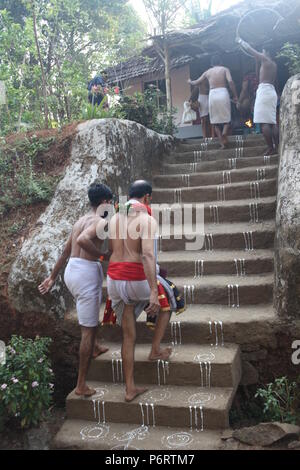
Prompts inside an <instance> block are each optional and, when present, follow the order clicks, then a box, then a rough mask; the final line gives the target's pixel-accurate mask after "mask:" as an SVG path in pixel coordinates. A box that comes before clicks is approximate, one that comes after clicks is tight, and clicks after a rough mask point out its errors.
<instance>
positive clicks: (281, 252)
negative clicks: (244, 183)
mask: <svg viewBox="0 0 300 470" xmlns="http://www.w3.org/2000/svg"><path fill="white" fill-rule="evenodd" d="M280 118H281V148H280V166H279V177H278V202H277V214H276V242H275V297H274V301H275V307H276V309H277V311H278V313H279V315H281V316H288V317H294V318H298V319H299V318H300V256H299V255H300V164H299V156H300V74H299V75H296V76H294V77H292V78H291V79H290V80H289V81H288V83H287V85H286V87H285V89H284V92H283V96H282V101H281V116H280Z"/></svg>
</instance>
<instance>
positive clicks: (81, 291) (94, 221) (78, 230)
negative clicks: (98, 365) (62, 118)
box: [39, 183, 113, 396]
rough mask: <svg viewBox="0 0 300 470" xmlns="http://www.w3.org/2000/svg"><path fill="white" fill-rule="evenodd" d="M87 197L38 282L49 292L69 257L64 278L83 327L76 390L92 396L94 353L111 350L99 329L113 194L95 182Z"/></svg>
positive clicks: (96, 354)
mask: <svg viewBox="0 0 300 470" xmlns="http://www.w3.org/2000/svg"><path fill="white" fill-rule="evenodd" d="M88 197H89V201H90V204H91V211H90V212H89V213H88V214H86V215H84V216H83V217H81V218H80V219H79V220H78V221H77V222H76V223H75V225H74V227H73V229H72V232H71V234H70V236H69V239H68V241H67V243H66V246H65V248H64V251H63V253H62V255H61V256H60V258H59V259H58V261H57V263H56V264H55V266H54V269H53V271H52V273H51V275H50V276H49V277H48V278H47V279H45V280H44V282H42V284H40V286H39V291H40V293H41V294H42V295H44V294H46V293H47V292H49V291H50V289H51V288H52V287H53V285H54V283H55V281H56V278H57V276H58V274H59V272H60V271H61V269H62V268H63V267H64V266H65V264H66V262H67V260H68V259H69V261H68V264H67V267H66V270H65V274H64V280H65V283H66V286H67V288H68V289H69V291H70V292H71V294H72V295H73V297H74V299H75V301H76V310H77V315H78V321H79V324H80V327H81V343H80V352H79V373H78V380H77V386H76V390H75V393H76V394H77V395H84V396H92V395H94V394H95V393H96V391H95V390H94V389H92V388H90V387H89V386H88V385H87V383H86V377H87V373H88V369H89V365H90V361H91V359H92V357H94V358H95V357H97V356H98V355H99V354H103V353H105V352H107V351H108V348H106V347H103V346H101V345H100V344H99V342H98V341H96V333H97V327H98V324H99V313H100V305H101V300H102V283H103V272H102V266H101V263H100V257H101V256H102V251H101V248H102V245H103V240H104V239H105V231H107V229H108V227H107V225H108V222H107V220H106V218H105V217H102V216H101V215H103V214H104V208H107V204H110V203H111V200H112V198H113V195H112V192H111V190H110V188H108V187H107V186H106V185H104V184H97V183H95V184H92V185H91V186H90V188H89V190H88ZM102 209H103V210H102ZM104 215H105V214H104ZM102 235H103V236H102Z"/></svg>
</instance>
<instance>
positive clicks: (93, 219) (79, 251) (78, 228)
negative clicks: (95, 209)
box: [71, 213, 107, 261]
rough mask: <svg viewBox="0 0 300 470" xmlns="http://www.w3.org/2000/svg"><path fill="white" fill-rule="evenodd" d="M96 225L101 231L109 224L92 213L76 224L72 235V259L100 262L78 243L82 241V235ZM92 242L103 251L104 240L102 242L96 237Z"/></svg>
mask: <svg viewBox="0 0 300 470" xmlns="http://www.w3.org/2000/svg"><path fill="white" fill-rule="evenodd" d="M95 225H97V226H98V227H99V230H101V229H102V230H104V228H105V226H106V225H107V222H106V221H105V220H104V219H101V218H100V217H99V216H98V215H96V214H95V213H90V214H86V215H84V216H83V217H81V218H80V219H79V220H78V221H77V222H76V223H75V225H74V227H73V230H72V234H71V243H72V247H71V258H81V259H86V260H88V261H98V259H99V258H98V257H96V256H92V255H91V254H90V253H88V252H87V251H86V250H84V249H83V248H82V247H81V246H80V244H79V243H78V239H79V241H80V238H79V237H80V235H81V234H82V233H83V232H84V231H86V230H87V229H88V228H90V227H91V226H95ZM92 242H93V244H94V245H95V247H96V248H97V249H98V250H100V249H101V245H102V244H103V240H100V239H99V238H98V237H97V236H95V237H94V238H93V239H92Z"/></svg>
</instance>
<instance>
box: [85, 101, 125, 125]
mask: <svg viewBox="0 0 300 470" xmlns="http://www.w3.org/2000/svg"><path fill="white" fill-rule="evenodd" d="M107 99H108V98H107V96H105V97H104V98H103V100H102V101H101V103H100V104H99V105H93V104H91V103H88V104H87V105H86V107H85V108H84V109H83V110H82V119H83V120H85V121H88V120H90V119H107V118H118V119H122V118H124V117H125V116H124V113H123V112H122V109H121V107H120V105H119V104H118V103H114V104H112V105H111V106H110V107H109V108H105V107H104V106H105V104H106V103H107Z"/></svg>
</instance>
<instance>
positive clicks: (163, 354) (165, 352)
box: [148, 348, 172, 361]
mask: <svg viewBox="0 0 300 470" xmlns="http://www.w3.org/2000/svg"><path fill="white" fill-rule="evenodd" d="M171 354H172V348H165V349H161V350H160V351H159V353H158V354H153V353H150V354H149V357H148V359H149V361H158V359H161V360H162V361H167V360H168V359H169V357H170V356H171Z"/></svg>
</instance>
